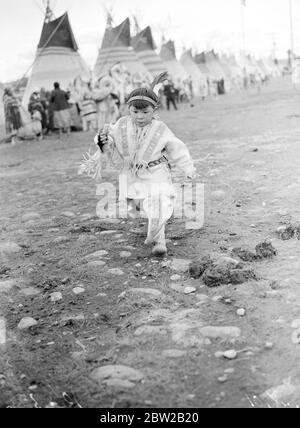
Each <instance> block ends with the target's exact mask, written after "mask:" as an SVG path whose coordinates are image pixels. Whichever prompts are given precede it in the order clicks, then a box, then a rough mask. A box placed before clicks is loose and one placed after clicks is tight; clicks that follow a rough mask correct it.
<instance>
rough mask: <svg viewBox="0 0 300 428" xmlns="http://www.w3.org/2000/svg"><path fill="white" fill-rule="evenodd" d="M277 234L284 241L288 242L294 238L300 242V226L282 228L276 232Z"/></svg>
mask: <svg viewBox="0 0 300 428" xmlns="http://www.w3.org/2000/svg"><path fill="white" fill-rule="evenodd" d="M276 234H277V236H278V237H279V238H280V239H281V240H282V241H288V240H290V239H293V238H297V239H298V240H300V225H299V224H298V225H292V224H287V225H284V226H280V227H279V228H278V229H277V230H276Z"/></svg>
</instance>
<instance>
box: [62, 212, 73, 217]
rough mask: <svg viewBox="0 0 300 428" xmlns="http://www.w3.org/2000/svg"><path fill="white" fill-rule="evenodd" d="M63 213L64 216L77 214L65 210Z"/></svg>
mask: <svg viewBox="0 0 300 428" xmlns="http://www.w3.org/2000/svg"><path fill="white" fill-rule="evenodd" d="M61 215H62V216H63V217H75V214H74V213H73V212H71V211H64V212H63V213H61Z"/></svg>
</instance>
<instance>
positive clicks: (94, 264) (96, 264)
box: [87, 260, 106, 268]
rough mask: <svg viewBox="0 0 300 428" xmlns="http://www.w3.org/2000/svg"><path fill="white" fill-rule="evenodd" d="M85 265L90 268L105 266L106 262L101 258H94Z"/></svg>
mask: <svg viewBox="0 0 300 428" xmlns="http://www.w3.org/2000/svg"><path fill="white" fill-rule="evenodd" d="M87 265H88V266H89V267H91V268H99V267H103V266H105V265H106V263H105V262H103V261H101V260H94V261H93V262H88V264H87Z"/></svg>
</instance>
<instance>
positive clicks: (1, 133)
mask: <svg viewBox="0 0 300 428" xmlns="http://www.w3.org/2000/svg"><path fill="white" fill-rule="evenodd" d="M3 94H4V86H3V85H2V83H1V82H0V141H1V140H2V139H3V138H5V116H4V105H3Z"/></svg>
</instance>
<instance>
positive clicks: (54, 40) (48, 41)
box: [22, 13, 90, 108]
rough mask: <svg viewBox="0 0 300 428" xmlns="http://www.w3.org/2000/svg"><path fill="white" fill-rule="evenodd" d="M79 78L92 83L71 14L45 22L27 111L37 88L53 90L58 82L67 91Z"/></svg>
mask: <svg viewBox="0 0 300 428" xmlns="http://www.w3.org/2000/svg"><path fill="white" fill-rule="evenodd" d="M79 76H80V77H82V78H84V79H86V80H89V78H90V71H89V69H88V66H87V65H86V63H85V62H84V61H83V59H82V57H81V56H80V54H79V52H78V46H77V43H76V40H75V37H74V34H73V31H72V28H71V24H70V21H69V17H68V14H67V13H65V14H64V15H62V16H60V17H59V18H57V19H54V20H52V21H49V22H46V21H44V25H43V29H42V34H41V38H40V41H39V44H38V49H37V53H36V57H35V61H34V64H33V67H32V71H31V75H30V77H29V79H28V83H27V86H26V90H25V93H24V97H23V102H22V104H23V105H24V107H25V108H27V104H28V101H29V98H30V95H31V94H32V92H33V91H34V90H35V88H39V89H40V88H45V89H46V90H52V89H53V83H54V82H56V81H57V82H59V83H60V85H61V88H62V89H64V88H65V89H66V88H67V87H68V85H69V84H70V83H72V82H73V81H74V79H75V78H76V77H79Z"/></svg>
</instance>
